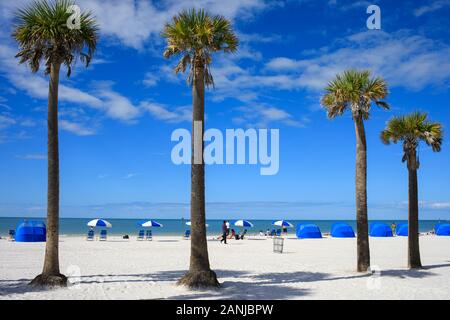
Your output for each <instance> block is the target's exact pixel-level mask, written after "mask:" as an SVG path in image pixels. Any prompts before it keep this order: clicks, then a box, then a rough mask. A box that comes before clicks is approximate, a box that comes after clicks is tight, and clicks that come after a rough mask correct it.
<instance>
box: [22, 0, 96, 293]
mask: <svg viewBox="0 0 450 320" xmlns="http://www.w3.org/2000/svg"><path fill="white" fill-rule="evenodd" d="M72 5H74V3H73V2H72V1H69V0H55V1H52V2H47V1H43V0H40V1H35V2H33V3H32V4H30V5H29V6H28V7H26V8H24V9H21V10H19V11H18V12H17V17H16V18H17V25H16V26H15V30H14V32H13V37H14V39H15V40H16V41H17V42H18V44H19V52H18V54H17V55H16V58H19V59H20V63H27V64H28V65H29V66H30V68H31V71H32V72H33V73H36V72H38V71H39V68H40V65H41V63H42V61H45V75H49V76H50V80H49V91H48V122H47V123H48V193H47V242H46V247H45V260H44V268H43V271H42V274H40V275H38V276H37V277H36V278H35V279H34V280H33V281H32V282H31V284H32V285H50V286H66V284H67V278H66V277H65V276H64V275H62V274H61V273H60V270H59V252H58V251H59V250H58V240H59V146H58V85H59V73H60V68H61V65H62V64H64V65H65V66H66V67H67V76H68V77H69V76H70V74H71V69H72V68H71V67H72V65H73V63H74V62H75V60H76V59H77V58H78V57H79V58H80V60H82V62H84V63H86V66H88V65H89V62H90V60H91V58H92V56H93V53H94V51H95V48H96V44H97V38H98V28H97V26H96V24H95V21H94V19H93V17H92V15H91V13H86V12H84V13H81V15H80V17H79V18H80V20H79V21H80V24H79V28H69V22H68V20H69V18H70V17H71V16H72V15H71V13H70V12H71V10H69V9H70V8H71V6H72ZM84 49H86V50H87V53H83V52H82V51H83V50H84Z"/></svg>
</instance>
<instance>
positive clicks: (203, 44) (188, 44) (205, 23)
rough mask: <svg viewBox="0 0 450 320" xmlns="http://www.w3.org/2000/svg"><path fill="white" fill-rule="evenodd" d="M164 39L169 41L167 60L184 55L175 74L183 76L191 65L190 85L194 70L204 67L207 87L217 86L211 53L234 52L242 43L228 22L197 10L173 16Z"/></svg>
mask: <svg viewBox="0 0 450 320" xmlns="http://www.w3.org/2000/svg"><path fill="white" fill-rule="evenodd" d="M162 37H164V38H165V39H166V48H165V50H164V53H163V56H164V57H165V58H167V59H169V58H171V57H172V56H181V59H180V61H179V63H178V64H177V66H176V67H175V68H174V71H175V72H176V73H178V72H183V73H184V72H185V71H186V69H187V66H188V65H189V74H188V77H187V82H188V83H189V84H190V85H192V83H193V80H194V77H195V72H194V70H195V68H197V67H201V68H204V72H203V74H204V81H205V84H206V86H214V79H213V77H212V75H211V71H210V68H209V66H210V64H211V63H212V54H213V53H215V52H220V51H222V52H226V53H229V52H235V51H236V50H237V47H238V44H239V43H238V39H237V37H236V34H235V33H234V31H233V29H232V26H231V23H230V21H229V20H227V19H226V18H224V17H222V16H220V15H217V16H211V15H210V14H208V13H207V12H206V11H204V10H196V9H191V10H184V11H181V12H180V13H179V14H177V15H176V16H174V17H173V18H172V20H171V22H169V23H167V24H166V25H165V26H164V30H163V32H162ZM187 56H189V57H190V58H187ZM188 59H189V63H187V62H188V61H187V60H188ZM197 64H199V65H198V66H197Z"/></svg>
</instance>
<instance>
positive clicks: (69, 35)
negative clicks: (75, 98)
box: [12, 0, 98, 76]
mask: <svg viewBox="0 0 450 320" xmlns="http://www.w3.org/2000/svg"><path fill="white" fill-rule="evenodd" d="M72 5H74V2H72V1H71V0H55V1H52V2H47V1H44V0H36V1H35V2H33V3H32V4H31V5H30V6H28V7H26V8H23V9H21V10H19V11H18V13H17V16H16V20H17V22H16V26H15V31H14V32H13V35H12V36H13V37H14V39H15V40H17V42H18V43H19V47H20V51H19V53H18V54H17V55H16V57H18V58H20V63H25V62H26V63H28V64H29V66H30V68H31V70H32V71H33V72H37V71H38V70H39V67H40V63H41V61H42V59H44V60H45V66H46V69H45V73H46V74H49V73H50V67H51V64H52V63H60V64H64V65H65V66H66V67H67V76H70V74H71V69H72V64H73V63H74V62H75V61H76V59H77V57H78V56H79V57H80V60H81V61H82V62H84V63H85V64H86V66H88V65H89V62H90V60H91V58H92V56H93V54H94V52H95V49H96V45H97V39H98V27H97V25H96V23H95V20H94V18H93V16H92V14H91V13H90V12H82V13H81V14H80V28H79V29H69V27H68V26H67V21H68V20H69V18H70V17H71V10H69V9H70V7H71V6H72ZM84 49H86V51H87V52H83V50H84Z"/></svg>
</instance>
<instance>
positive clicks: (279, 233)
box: [277, 229, 281, 237]
mask: <svg viewBox="0 0 450 320" xmlns="http://www.w3.org/2000/svg"><path fill="white" fill-rule="evenodd" d="M277 237H281V229H277Z"/></svg>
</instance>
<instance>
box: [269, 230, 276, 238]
mask: <svg viewBox="0 0 450 320" xmlns="http://www.w3.org/2000/svg"><path fill="white" fill-rule="evenodd" d="M275 235H276V231H275V229H272V231H270V236H271V237H275Z"/></svg>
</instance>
